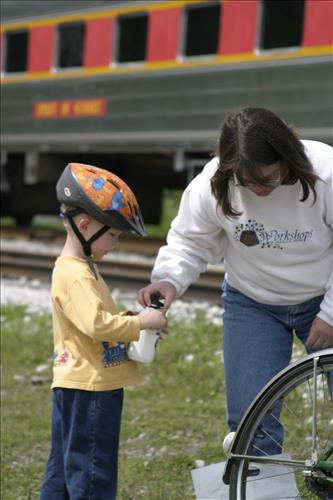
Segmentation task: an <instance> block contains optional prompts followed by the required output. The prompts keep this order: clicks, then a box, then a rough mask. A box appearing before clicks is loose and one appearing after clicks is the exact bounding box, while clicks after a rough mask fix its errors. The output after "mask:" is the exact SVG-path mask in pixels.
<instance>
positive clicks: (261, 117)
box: [211, 107, 319, 217]
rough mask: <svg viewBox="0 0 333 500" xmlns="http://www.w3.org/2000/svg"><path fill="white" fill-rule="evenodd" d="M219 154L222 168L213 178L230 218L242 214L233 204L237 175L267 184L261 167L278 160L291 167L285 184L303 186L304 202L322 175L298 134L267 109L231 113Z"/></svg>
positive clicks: (219, 147)
mask: <svg viewBox="0 0 333 500" xmlns="http://www.w3.org/2000/svg"><path fill="white" fill-rule="evenodd" d="M216 154H217V156H218V157H219V167H218V169H217V171H216V172H215V174H214V176H213V177H212V179H211V188H212V192H213V195H214V196H215V198H216V200H217V204H218V206H220V207H221V208H222V211H223V213H224V214H225V215H226V216H227V217H238V216H239V215H241V212H237V211H236V210H235V209H233V208H232V206H231V201H230V191H229V184H230V182H233V180H234V178H235V175H236V177H237V179H238V180H239V181H240V183H241V184H242V182H244V181H243V179H244V178H245V177H244V174H245V176H246V174H247V176H249V177H250V178H251V179H253V180H254V181H255V182H256V183H257V184H259V185H264V183H265V182H264V181H265V178H264V177H263V176H262V175H261V171H260V169H258V167H262V166H266V165H272V164H273V163H276V162H278V161H280V162H281V164H283V165H285V166H286V167H287V172H288V173H287V176H286V178H285V179H284V181H283V184H294V183H296V182H297V181H298V180H299V181H300V183H301V185H302V188H303V196H302V198H301V200H300V201H305V200H306V199H307V198H308V196H309V193H310V190H311V191H312V192H313V195H314V201H315V200H316V191H315V183H316V181H317V180H318V179H319V177H318V176H317V175H316V174H315V173H314V169H313V166H312V164H311V162H310V160H309V159H308V158H307V156H306V154H305V152H304V146H303V144H302V142H301V141H300V140H299V138H298V137H297V135H296V133H295V132H294V131H293V129H292V128H291V127H289V126H288V125H287V124H286V123H284V121H282V120H281V119H280V118H279V117H278V116H277V115H276V114H275V113H273V112H272V111H270V110H268V109H265V108H252V107H248V108H245V109H243V110H242V111H240V112H239V113H236V114H234V115H231V116H229V118H228V119H227V120H226V122H225V123H224V124H223V126H222V130H221V134H220V138H219V142H218V145H217V150H216Z"/></svg>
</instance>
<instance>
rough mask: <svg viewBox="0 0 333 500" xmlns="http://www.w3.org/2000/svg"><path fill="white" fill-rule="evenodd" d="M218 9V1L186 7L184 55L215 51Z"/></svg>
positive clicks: (219, 5) (216, 45)
mask: <svg viewBox="0 0 333 500" xmlns="http://www.w3.org/2000/svg"><path fill="white" fill-rule="evenodd" d="M220 9H221V4H220V3H212V4H209V5H199V6H197V5H194V6H191V7H188V8H187V10H186V14H185V15H186V18H185V22H186V26H185V33H186V36H185V44H184V55H186V56H201V55H206V54H207V55H208V54H216V53H217V49H218V42H219V24H220Z"/></svg>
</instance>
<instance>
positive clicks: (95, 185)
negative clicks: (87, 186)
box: [92, 177, 105, 191]
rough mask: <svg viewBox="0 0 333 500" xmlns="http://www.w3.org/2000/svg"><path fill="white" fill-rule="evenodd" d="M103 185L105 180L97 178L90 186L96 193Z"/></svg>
mask: <svg viewBox="0 0 333 500" xmlns="http://www.w3.org/2000/svg"><path fill="white" fill-rule="evenodd" d="M104 184H105V180H104V179H102V177H97V179H94V182H93V183H92V186H93V188H94V189H95V190H96V191H98V190H99V189H102V188H103V186H104Z"/></svg>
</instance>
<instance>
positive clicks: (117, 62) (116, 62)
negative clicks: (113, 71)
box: [112, 10, 150, 67]
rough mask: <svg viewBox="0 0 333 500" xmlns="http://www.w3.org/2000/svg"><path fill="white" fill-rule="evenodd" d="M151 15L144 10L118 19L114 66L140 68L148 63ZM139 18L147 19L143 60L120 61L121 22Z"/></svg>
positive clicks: (114, 40) (113, 55) (114, 42)
mask: <svg viewBox="0 0 333 500" xmlns="http://www.w3.org/2000/svg"><path fill="white" fill-rule="evenodd" d="M149 14H150V12H149V11H148V10H142V11H140V12H133V13H126V14H120V15H119V16H117V17H116V22H115V27H114V35H113V36H114V38H113V44H112V45H113V54H112V66H115V67H117V66H140V65H142V64H144V63H145V62H146V61H147V53H148V36H149ZM138 17H145V18H146V40H145V54H144V58H143V59H140V60H139V59H138V60H134V61H120V60H119V56H120V37H121V26H120V24H121V21H122V20H123V19H134V18H138Z"/></svg>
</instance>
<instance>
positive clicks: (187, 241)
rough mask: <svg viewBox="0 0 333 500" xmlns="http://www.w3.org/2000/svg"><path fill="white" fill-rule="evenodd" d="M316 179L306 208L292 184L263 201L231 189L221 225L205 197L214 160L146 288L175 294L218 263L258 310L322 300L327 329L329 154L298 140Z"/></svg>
mask: <svg viewBox="0 0 333 500" xmlns="http://www.w3.org/2000/svg"><path fill="white" fill-rule="evenodd" d="M303 144H304V146H305V151H306V154H307V156H308V158H309V159H310V161H311V162H312V165H313V167H314V170H315V172H316V173H317V175H319V177H320V178H321V180H319V181H317V182H316V185H315V188H316V192H317V200H316V202H315V203H313V201H314V198H313V194H312V191H310V195H309V197H308V199H307V200H306V201H305V202H301V201H300V199H301V198H302V195H303V189H302V186H301V184H300V182H299V181H298V182H297V183H296V184H293V185H285V186H284V185H282V186H279V187H278V188H276V189H274V190H273V191H272V192H271V193H270V194H269V195H268V196H263V197H259V196H257V195H256V194H255V193H253V192H252V191H251V190H250V189H248V188H245V187H237V186H234V185H233V183H230V193H231V205H232V207H233V208H234V209H236V210H237V211H240V212H242V215H241V216H240V217H236V218H235V217H233V218H226V217H225V215H224V214H223V213H222V210H221V209H220V208H217V204H216V199H215V197H214V196H213V194H212V192H211V185H210V179H211V177H212V176H213V174H214V173H215V171H216V169H217V167H218V159H217V158H214V159H213V160H211V161H210V162H209V163H207V165H206V166H205V167H204V169H203V171H202V172H201V173H200V174H199V175H198V176H197V177H196V178H195V179H193V181H192V182H191V183H190V184H189V185H188V186H187V188H186V190H185V191H184V194H183V197H182V200H181V204H180V208H179V212H178V215H177V217H176V218H175V219H174V220H173V222H172V224H171V229H170V231H169V233H168V237H167V245H166V246H164V247H162V248H161V249H160V251H159V253H158V256H157V259H156V263H155V266H154V269H153V273H152V281H161V280H163V281H168V282H170V283H172V284H173V285H174V286H175V287H176V290H177V296H180V295H182V294H183V293H184V292H185V290H186V289H187V287H188V286H189V285H190V284H191V283H192V282H193V281H195V280H196V279H197V278H198V277H199V274H200V273H202V272H204V271H205V270H206V267H207V264H208V263H210V264H217V263H220V262H221V261H222V259H223V258H224V266H225V270H226V274H227V280H228V283H229V284H230V285H231V286H232V287H234V288H236V289H237V290H239V291H240V292H242V293H243V294H244V295H246V296H248V297H250V298H252V299H254V300H256V301H258V302H261V303H263V304H275V305H293V304H299V303H301V302H304V301H306V300H309V299H311V298H314V297H317V296H319V295H322V294H325V295H324V300H323V301H322V304H321V311H320V313H319V314H318V316H319V317H320V318H321V319H323V320H324V321H326V322H327V323H330V324H333V285H332V282H333V199H332V198H333V196H332V191H333V148H332V147H330V146H328V145H327V144H323V143H321V142H316V141H303Z"/></svg>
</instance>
